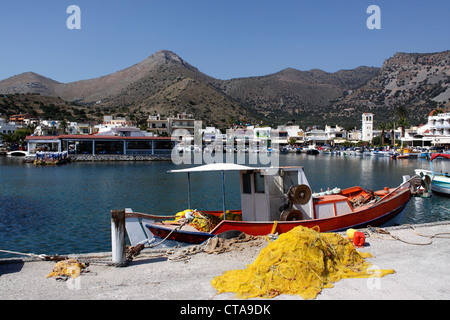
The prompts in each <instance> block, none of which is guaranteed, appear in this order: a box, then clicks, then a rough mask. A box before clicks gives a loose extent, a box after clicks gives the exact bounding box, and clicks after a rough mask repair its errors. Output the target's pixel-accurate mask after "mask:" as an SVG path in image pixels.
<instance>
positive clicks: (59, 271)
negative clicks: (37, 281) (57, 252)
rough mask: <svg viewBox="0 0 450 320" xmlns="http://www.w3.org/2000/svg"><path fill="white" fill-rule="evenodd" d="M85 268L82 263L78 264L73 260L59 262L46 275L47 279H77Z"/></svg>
mask: <svg viewBox="0 0 450 320" xmlns="http://www.w3.org/2000/svg"><path fill="white" fill-rule="evenodd" d="M84 268H86V265H85V264H84V263H82V262H79V261H77V260H75V259H67V260H63V261H59V262H58V263H57V264H56V265H55V266H54V267H53V269H52V272H50V273H49V274H48V275H47V278H50V277H56V278H57V277H70V278H77V277H78V276H79V275H80V273H81V271H82V269H84Z"/></svg>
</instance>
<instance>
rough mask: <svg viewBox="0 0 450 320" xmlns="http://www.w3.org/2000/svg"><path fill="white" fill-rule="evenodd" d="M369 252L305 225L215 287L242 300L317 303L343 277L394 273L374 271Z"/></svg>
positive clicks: (216, 280) (218, 279)
mask: <svg viewBox="0 0 450 320" xmlns="http://www.w3.org/2000/svg"><path fill="white" fill-rule="evenodd" d="M369 257H372V256H371V255H370V253H360V252H358V251H356V249H355V247H354V246H353V244H352V243H351V242H350V241H349V240H348V239H346V238H344V237H342V236H341V235H339V234H337V233H319V232H317V231H315V230H313V229H309V228H305V227H302V226H299V227H296V228H294V229H292V230H291V231H289V232H286V233H283V234H281V235H280V236H279V238H278V239H277V240H275V241H274V242H271V243H269V245H268V246H267V247H266V248H264V249H262V250H261V252H260V254H259V256H258V257H257V258H256V260H255V262H253V263H252V264H251V265H248V266H247V268H246V269H244V270H232V271H227V272H225V273H224V274H223V275H221V276H218V277H215V278H214V279H213V280H212V281H211V284H212V286H213V287H214V288H216V289H217V290H218V291H219V293H224V292H234V293H236V295H237V296H238V298H253V297H263V298H272V297H275V296H277V295H279V294H294V295H300V296H301V297H303V298H304V299H314V298H315V297H316V296H317V295H318V294H319V293H320V292H321V291H322V289H323V288H332V287H333V282H337V281H339V280H340V279H342V278H368V277H375V276H377V277H383V276H385V275H387V274H390V273H394V272H395V271H394V270H372V269H369V268H370V266H371V264H370V263H368V262H366V261H365V260H364V259H365V258H369Z"/></svg>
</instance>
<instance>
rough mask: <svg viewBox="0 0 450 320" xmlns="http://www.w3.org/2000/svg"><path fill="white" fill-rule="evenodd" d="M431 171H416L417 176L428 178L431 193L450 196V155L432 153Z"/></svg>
mask: <svg viewBox="0 0 450 320" xmlns="http://www.w3.org/2000/svg"><path fill="white" fill-rule="evenodd" d="M430 169H431V170H424V169H416V170H414V171H415V173H416V174H417V175H420V176H425V177H426V176H428V177H429V179H430V187H431V191H432V192H433V193H434V192H435V193H439V194H443V195H450V154H448V153H431V157H430Z"/></svg>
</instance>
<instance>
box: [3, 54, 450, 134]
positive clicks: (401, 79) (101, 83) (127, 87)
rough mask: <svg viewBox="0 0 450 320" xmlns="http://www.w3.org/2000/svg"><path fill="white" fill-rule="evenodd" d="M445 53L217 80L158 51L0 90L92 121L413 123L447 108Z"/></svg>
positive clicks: (30, 78) (29, 76) (25, 79)
mask: <svg viewBox="0 0 450 320" xmlns="http://www.w3.org/2000/svg"><path fill="white" fill-rule="evenodd" d="M449 52H450V51H446V52H441V53H434V54H406V53H398V54H396V55H394V56H393V57H392V58H390V59H388V60H386V62H385V63H384V65H383V67H382V68H381V69H379V68H373V67H358V68H356V69H353V70H341V71H338V72H335V73H327V72H324V71H322V70H318V69H313V70H310V71H299V70H296V69H292V68H287V69H284V70H282V71H280V72H277V73H274V74H271V75H267V76H262V77H249V78H239V79H230V80H220V79H215V78H212V77H210V76H208V75H206V74H204V73H202V72H200V71H199V70H198V69H197V68H195V67H194V66H192V65H190V64H189V63H187V62H186V61H184V60H183V59H182V58H180V57H179V56H178V55H176V54H175V53H173V52H170V51H165V50H163V51H158V52H156V53H155V54H153V55H152V56H150V57H148V58H147V59H145V60H143V61H141V62H139V63H137V64H135V65H133V66H131V67H129V68H126V69H123V70H120V71H118V72H116V73H113V74H110V75H106V76H104V77H99V78H95V79H89V80H82V81H77V82H71V83H59V82H57V81H54V80H52V79H49V78H45V77H43V76H41V75H38V74H35V73H32V72H30V73H24V74H21V75H18V76H15V77H11V78H9V79H5V80H3V81H0V93H4V94H12V93H39V94H41V95H46V96H53V97H60V98H62V99H64V100H65V101H71V102H76V103H77V104H80V105H83V106H85V107H86V108H88V109H86V111H87V112H88V114H90V116H92V117H94V118H95V117H99V116H101V115H102V114H114V113H115V114H121V115H131V116H132V118H135V119H145V118H147V116H148V114H151V113H160V114H165V115H169V114H175V113H180V112H187V113H192V114H194V116H195V117H196V118H197V119H201V120H203V121H204V123H205V125H216V126H219V127H222V128H226V127H229V126H230V123H231V122H233V121H236V120H242V119H246V120H250V121H252V122H253V123H264V124H269V125H276V124H282V123H286V122H287V121H290V120H294V121H295V122H296V123H297V124H300V125H301V126H307V125H313V124H317V125H324V124H339V125H342V126H346V125H356V126H358V124H359V121H360V117H361V113H363V112H372V113H375V120H376V121H385V120H388V119H390V118H392V117H393V116H394V115H393V113H394V110H395V108H396V107H398V105H400V104H404V105H405V106H406V107H407V108H408V110H409V111H410V115H411V119H410V121H411V122H420V121H422V120H423V119H424V118H425V117H426V115H427V114H428V112H429V111H428V110H431V109H433V108H435V107H436V106H440V105H442V106H446V105H447V106H448V105H449V100H450V89H449V75H450V73H449V65H450V63H449V61H450V59H449ZM72 105H73V103H72ZM88 118H89V117H88Z"/></svg>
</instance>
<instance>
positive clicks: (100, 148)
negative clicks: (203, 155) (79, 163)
mask: <svg viewBox="0 0 450 320" xmlns="http://www.w3.org/2000/svg"><path fill="white" fill-rule="evenodd" d="M25 140H26V141H27V143H28V152H29V153H30V154H35V153H36V152H38V151H54V152H62V151H67V152H68V153H69V154H70V155H159V156H170V154H171V151H172V149H173V147H174V146H175V144H176V142H175V141H172V139H171V138H170V137H148V136H137V137H136V136H108V135H59V136H28V137H26V138H25Z"/></svg>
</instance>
